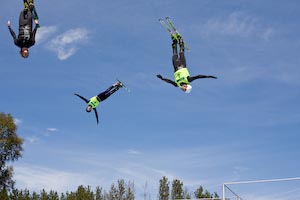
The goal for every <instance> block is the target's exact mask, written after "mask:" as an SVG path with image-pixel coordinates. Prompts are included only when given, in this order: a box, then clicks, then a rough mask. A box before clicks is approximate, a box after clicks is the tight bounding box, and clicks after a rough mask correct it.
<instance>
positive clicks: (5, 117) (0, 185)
mask: <svg viewBox="0 0 300 200" xmlns="http://www.w3.org/2000/svg"><path fill="white" fill-rule="evenodd" d="M16 132H17V126H16V124H15V123H14V119H13V117H12V116H11V115H10V114H4V113H0V190H2V189H4V190H10V189H13V187H14V181H13V180H12V174H13V167H12V166H6V164H7V162H12V161H16V160H18V158H20V157H21V156H22V155H21V151H22V150H23V148H22V144H23V140H22V139H21V138H19V137H18V135H17V133H16Z"/></svg>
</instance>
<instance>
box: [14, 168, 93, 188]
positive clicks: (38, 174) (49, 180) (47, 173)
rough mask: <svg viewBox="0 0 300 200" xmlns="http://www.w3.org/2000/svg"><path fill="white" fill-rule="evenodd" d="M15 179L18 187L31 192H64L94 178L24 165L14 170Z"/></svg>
mask: <svg viewBox="0 0 300 200" xmlns="http://www.w3.org/2000/svg"><path fill="white" fill-rule="evenodd" d="M14 169H15V170H14V171H15V176H14V178H15V179H17V180H18V182H17V186H20V187H21V188H27V189H29V190H31V191H40V190H42V189H45V190H48V191H49V190H56V191H59V192H64V191H66V190H69V189H70V188H72V189H75V188H77V186H79V185H77V184H78V182H79V181H80V182H82V184H87V183H88V180H91V179H92V177H89V176H87V175H86V174H80V173H72V172H66V171H61V170H54V169H50V168H43V167H39V166H31V165H23V166H16V167H15V168H14Z"/></svg>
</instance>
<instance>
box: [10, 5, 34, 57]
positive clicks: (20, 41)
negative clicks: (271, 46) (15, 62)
mask: <svg viewBox="0 0 300 200" xmlns="http://www.w3.org/2000/svg"><path fill="white" fill-rule="evenodd" d="M23 1H24V9H23V10H22V11H21V13H20V17H19V35H18V37H16V34H15V32H14V31H13V30H12V28H11V24H10V21H8V22H7V26H8V29H9V31H10V34H11V35H12V37H13V39H14V43H15V45H16V46H18V47H20V48H21V50H20V54H21V56H22V57H23V58H27V57H28V56H29V50H28V49H29V48H30V47H31V46H33V45H34V44H35V34H36V31H37V29H38V28H39V27H40V26H39V20H38V19H39V17H38V15H37V12H36V10H35V6H34V1H33V0H23ZM33 20H34V23H35V28H34V29H33V30H32V21H33Z"/></svg>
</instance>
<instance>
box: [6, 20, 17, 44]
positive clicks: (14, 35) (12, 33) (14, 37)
mask: <svg viewBox="0 0 300 200" xmlns="http://www.w3.org/2000/svg"><path fill="white" fill-rule="evenodd" d="M7 27H8V30H9V32H10V34H11V36H12V37H13V39H14V42H15V43H16V41H17V36H16V34H15V32H14V31H13V30H12V28H11V27H10V21H8V22H7Z"/></svg>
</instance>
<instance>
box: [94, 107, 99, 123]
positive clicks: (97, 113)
mask: <svg viewBox="0 0 300 200" xmlns="http://www.w3.org/2000/svg"><path fill="white" fill-rule="evenodd" d="M93 110H94V111H95V115H96V120H97V124H99V120H98V113H97V110H96V108H93Z"/></svg>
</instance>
